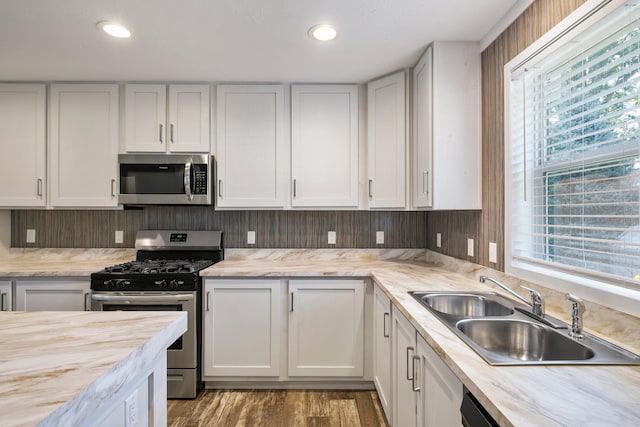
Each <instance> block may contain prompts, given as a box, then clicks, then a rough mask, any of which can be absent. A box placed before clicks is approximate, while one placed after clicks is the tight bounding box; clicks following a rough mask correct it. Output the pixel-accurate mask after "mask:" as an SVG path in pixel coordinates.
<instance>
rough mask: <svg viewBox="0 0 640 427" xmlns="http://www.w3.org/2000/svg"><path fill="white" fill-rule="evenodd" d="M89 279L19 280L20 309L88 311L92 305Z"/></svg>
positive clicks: (18, 306)
mask: <svg viewBox="0 0 640 427" xmlns="http://www.w3.org/2000/svg"><path fill="white" fill-rule="evenodd" d="M90 293H91V288H90V282H89V280H86V281H85V280H74V279H70V280H65V279H46V280H45V279H43V280H18V281H16V310H18V311H88V310H90V307H91V302H90V300H89V297H90Z"/></svg>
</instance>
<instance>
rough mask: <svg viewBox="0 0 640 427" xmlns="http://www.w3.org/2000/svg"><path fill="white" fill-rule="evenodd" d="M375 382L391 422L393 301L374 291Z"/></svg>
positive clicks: (378, 291) (376, 288)
mask: <svg viewBox="0 0 640 427" xmlns="http://www.w3.org/2000/svg"><path fill="white" fill-rule="evenodd" d="M373 299H374V301H373V317H374V319H373V382H374V384H375V386H376V390H377V391H378V397H379V398H380V403H381V404H382V409H383V410H384V413H385V415H386V416H387V420H389V421H391V419H392V418H391V415H392V412H391V406H392V402H391V301H389V298H387V296H386V295H385V294H384V293H383V292H382V291H381V290H380V288H378V286H375V288H374V291H373Z"/></svg>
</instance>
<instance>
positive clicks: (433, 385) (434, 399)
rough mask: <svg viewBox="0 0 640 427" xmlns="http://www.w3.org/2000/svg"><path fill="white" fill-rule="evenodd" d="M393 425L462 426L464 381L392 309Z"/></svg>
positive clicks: (424, 426)
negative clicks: (461, 409) (461, 411)
mask: <svg viewBox="0 0 640 427" xmlns="http://www.w3.org/2000/svg"><path fill="white" fill-rule="evenodd" d="M391 319H392V320H391V324H392V327H391V338H392V365H393V369H392V377H393V410H392V413H393V422H392V423H391V424H392V425H393V426H399V427H411V426H416V427H440V426H447V427H451V426H460V425H462V419H461V416H460V404H461V403H462V383H461V382H460V380H459V379H458V378H457V377H456V376H455V375H454V374H453V372H451V370H450V369H449V368H448V367H447V366H446V365H445V364H444V362H443V361H442V360H441V359H440V357H439V356H438V355H437V354H436V353H435V352H434V351H433V349H432V348H431V346H429V345H428V344H427V343H426V341H425V340H424V339H423V338H422V337H421V336H420V335H419V334H418V333H417V331H416V330H415V328H414V327H413V326H412V325H411V323H410V322H409V321H408V320H407V319H406V318H405V317H404V316H403V315H402V313H400V311H399V310H397V309H396V308H395V307H393V308H392V316H391Z"/></svg>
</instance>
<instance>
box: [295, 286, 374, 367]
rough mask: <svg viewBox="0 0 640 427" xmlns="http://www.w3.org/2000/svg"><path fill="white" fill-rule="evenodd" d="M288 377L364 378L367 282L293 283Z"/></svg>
mask: <svg viewBox="0 0 640 427" xmlns="http://www.w3.org/2000/svg"><path fill="white" fill-rule="evenodd" d="M289 296H290V306H289V309H290V313H289V347H288V348H289V369H288V374H289V376H335V377H362V376H363V374H364V311H363V308H364V281H363V280H291V281H290V282H289Z"/></svg>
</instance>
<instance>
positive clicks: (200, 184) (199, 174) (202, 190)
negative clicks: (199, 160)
mask: <svg viewBox="0 0 640 427" xmlns="http://www.w3.org/2000/svg"><path fill="white" fill-rule="evenodd" d="M193 169H194V170H195V178H196V182H195V188H194V191H193V194H207V165H203V164H195V165H193Z"/></svg>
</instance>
